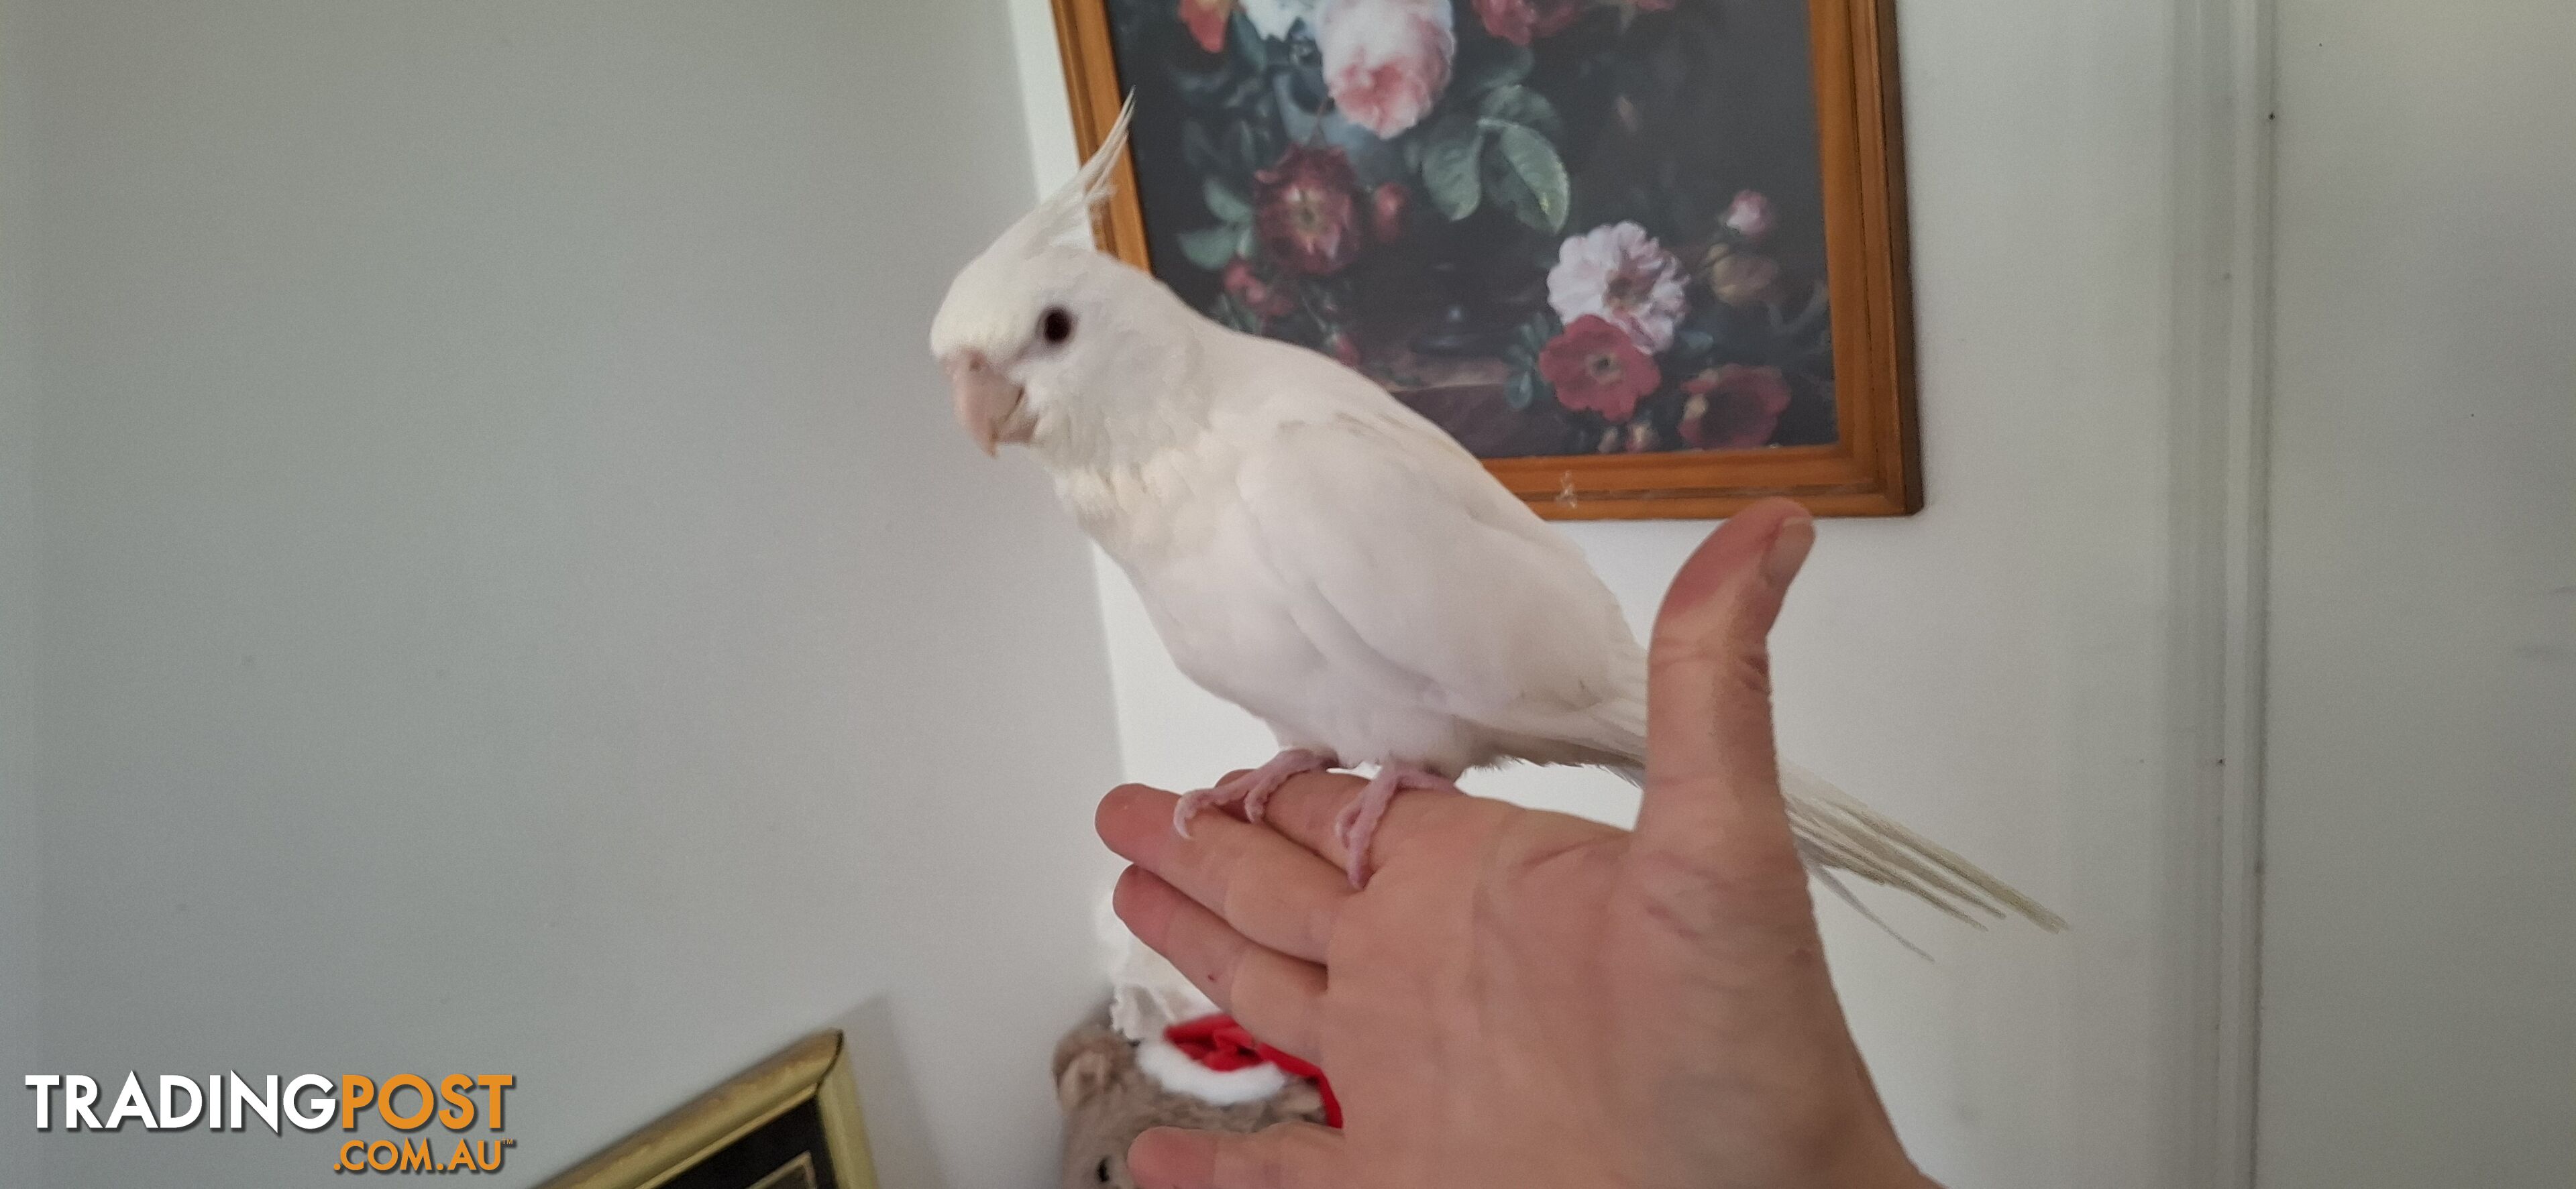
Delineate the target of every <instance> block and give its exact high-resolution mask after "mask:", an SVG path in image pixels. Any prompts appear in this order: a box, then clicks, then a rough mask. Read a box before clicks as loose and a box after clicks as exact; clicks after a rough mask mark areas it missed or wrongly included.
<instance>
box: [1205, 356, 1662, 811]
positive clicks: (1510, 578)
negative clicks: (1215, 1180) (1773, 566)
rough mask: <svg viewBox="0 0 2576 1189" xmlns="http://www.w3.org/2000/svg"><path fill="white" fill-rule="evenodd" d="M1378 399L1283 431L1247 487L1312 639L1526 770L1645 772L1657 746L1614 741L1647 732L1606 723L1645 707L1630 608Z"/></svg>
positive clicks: (1578, 558) (1352, 670)
mask: <svg viewBox="0 0 2576 1189" xmlns="http://www.w3.org/2000/svg"><path fill="white" fill-rule="evenodd" d="M1346 378H1347V379H1348V380H1349V381H1350V382H1353V383H1359V382H1362V381H1360V380H1359V378H1358V377H1356V376H1347V377H1346ZM1369 396H1370V397H1372V398H1373V400H1372V401H1370V402H1360V401H1354V402H1348V403H1347V404H1344V405H1343V407H1338V408H1334V409H1332V410H1330V411H1329V412H1326V413H1323V414H1321V415H1317V416H1313V417H1310V418H1305V419H1300V420H1292V421H1288V422H1286V423H1283V424H1279V425H1277V426H1275V427H1274V428H1272V429H1271V430H1270V431H1269V432H1270V433H1271V435H1273V436H1272V439H1271V441H1270V442H1269V443H1268V448H1266V449H1261V450H1256V451H1253V452H1251V453H1250V454H1249V455H1248V456H1247V458H1246V460H1245V464H1244V466H1243V469H1242V471H1241V472H1240V475H1239V483H1240V485H1241V494H1242V497H1243V506H1244V509H1245V514H1246V519H1247V520H1248V522H1249V524H1250V526H1251V528H1252V530H1253V532H1254V534H1255V535H1256V537H1257V538H1258V541H1257V548H1258V551H1259V555H1260V556H1261V558H1262V559H1263V561H1264V563H1265V564H1266V565H1267V566H1268V568H1269V569H1270V571H1271V572H1272V574H1273V576H1274V577H1275V579H1276V580H1277V582H1278V583H1279V584H1280V586H1281V587H1282V588H1283V590H1284V592H1285V597H1286V598H1287V599H1288V601H1289V606H1290V607H1291V614H1292V615H1293V616H1294V618H1295V619H1296V621H1297V625H1298V627H1299V629H1300V630H1301V631H1302V632H1304V633H1305V634H1306V636H1307V637H1308V639H1309V640H1310V641H1311V642H1312V643H1313V644H1314V645H1315V646H1316V647H1317V648H1318V650H1320V651H1321V652H1323V653H1324V655H1325V657H1326V658H1327V660H1328V662H1329V663H1330V664H1331V665H1332V666H1333V667H1334V669H1335V671H1336V672H1337V673H1347V674H1350V675H1353V677H1354V678H1356V679H1357V680H1360V681H1364V682H1366V683H1367V684H1368V686H1369V688H1370V690H1371V692H1372V693H1373V694H1375V695H1376V696H1378V697H1380V698H1388V699H1400V700H1403V701H1404V702H1407V703H1409V704H1412V705H1417V706H1421V707H1423V708H1425V709H1432V710H1437V711H1439V712H1442V713H1446V714H1449V715H1453V716H1455V717H1457V718H1458V719H1460V720H1463V721H1464V722H1465V723H1467V724H1471V725H1472V726H1473V727H1474V728H1480V729H1481V731H1482V732H1485V733H1487V734H1488V735H1489V736H1490V738H1489V739H1488V740H1487V743H1488V744H1489V745H1490V746H1492V747H1495V748H1498V749H1499V750H1501V751H1503V752H1505V753H1508V754H1510V755H1512V756H1514V757H1516V758H1521V759H1529V760H1537V761H1541V762H1549V763H1577V764H1587V763H1588V764H1620V763H1626V762H1630V760H1631V758H1632V757H1633V756H1634V755H1635V754H1637V752H1636V748H1637V747H1638V746H1640V745H1642V742H1643V740H1642V739H1627V738H1616V737H1609V736H1605V735H1604V734H1603V729H1602V728H1603V724H1604V723H1606V722H1613V721H1619V720H1622V719H1625V718H1629V717H1633V712H1631V713H1609V714H1605V713H1604V710H1605V708H1610V707H1620V708H1622V709H1625V708H1628V707H1633V708H1634V711H1642V708H1643V705H1644V696H1645V691H1644V689H1643V686H1642V682H1643V678H1644V673H1645V659H1644V656H1643V654H1642V653H1641V652H1640V650H1639V649H1638V647H1637V643H1636V638H1635V636H1634V635H1633V634H1632V633H1631V632H1630V630H1629V628H1628V624H1627V621H1626V620H1625V619H1624V618H1623V617H1622V616H1621V613H1620V610H1619V605H1618V602H1617V600H1616V599H1615V598H1613V597H1612V595H1611V594H1610V591H1609V589H1608V588H1607V587H1605V586H1603V585H1602V584H1601V581H1600V579H1598V578H1597V577H1595V576H1594V575H1593V573H1592V569H1591V567H1590V565H1589V564H1588V563H1587V562H1586V561H1585V559H1584V557H1583V555H1582V554H1581V553H1580V552H1579V551H1578V550H1576V549H1575V547H1574V545H1573V544H1572V543H1571V542H1569V541H1567V540H1566V539H1565V538H1564V537H1563V536H1561V535H1559V534H1557V533H1556V532H1554V531H1553V530H1551V529H1549V528H1548V527H1547V526H1546V525H1545V524H1544V523H1542V522H1541V521H1540V520H1539V519H1538V518H1537V517H1536V516H1535V515H1533V514H1532V513H1531V512H1530V511H1529V510H1528V508H1526V507H1525V506H1523V505H1522V504H1521V503H1520V502H1519V501H1518V500H1517V499H1515V498H1514V497H1513V496H1512V495H1511V494H1510V493H1509V492H1507V491H1505V490H1504V489H1503V488H1502V487H1501V485H1499V484H1497V483H1495V482H1494V480H1493V479H1492V477H1491V476H1489V475H1487V474H1486V473H1485V470H1484V468H1483V466H1482V464H1480V463H1478V462H1477V461H1476V459H1475V458H1474V456H1472V455H1470V454H1468V453H1467V452H1466V451H1465V450H1464V449H1462V448H1460V447H1459V446H1458V445H1457V443H1456V442H1454V441H1453V440H1451V439H1450V438H1449V437H1448V435H1446V434H1444V433H1442V432H1441V431H1440V430H1439V429H1438V428H1437V427H1436V426H1433V425H1431V424H1430V423H1429V422H1427V421H1423V420H1421V419H1420V418H1419V417H1418V416H1416V415H1415V414H1413V413H1412V412H1411V411H1410V410H1407V409H1404V408H1403V407H1402V406H1400V405H1396V404H1395V403H1394V402H1393V401H1392V400H1391V399H1389V398H1387V397H1386V396H1385V395H1384V394H1382V393H1376V392H1372V393H1370V394H1369ZM1337 403H1339V402H1337ZM1371 403H1374V404H1376V405H1378V406H1380V407H1378V408H1371V407H1369V405H1370V404H1371ZM1347 758H1357V757H1347ZM1419 758H1424V759H1428V758H1429V757H1419ZM1492 758H1493V756H1491V755H1483V756H1476V757H1473V758H1472V760H1471V762H1475V763H1482V762H1487V761H1488V760H1490V759H1492Z"/></svg>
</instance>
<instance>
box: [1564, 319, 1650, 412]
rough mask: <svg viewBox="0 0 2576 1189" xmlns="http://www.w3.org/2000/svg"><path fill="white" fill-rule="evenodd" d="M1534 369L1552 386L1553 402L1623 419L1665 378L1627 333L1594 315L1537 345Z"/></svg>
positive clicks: (1635, 409) (1575, 321) (1576, 321)
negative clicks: (1554, 391)
mask: <svg viewBox="0 0 2576 1189" xmlns="http://www.w3.org/2000/svg"><path fill="white" fill-rule="evenodd" d="M1538 371H1539V374H1540V375H1542V376H1545V377H1547V382H1548V383H1550V384H1553V385H1555V386H1556V403H1558V404H1561V405H1564V406H1565V407H1566V408H1569V409H1578V410H1588V411H1591V412H1595V413H1599V414H1601V415H1602V416H1604V417H1607V418H1609V419H1610V420H1612V421H1625V420H1627V419H1628V418H1629V417H1631V416H1633V415H1634V414H1635V413H1636V411H1637V402H1638V401H1640V400H1643V399H1645V396H1646V394H1647V393H1649V392H1653V391H1654V390H1655V386H1656V385H1658V384H1661V383H1663V382H1664V377H1663V373H1661V372H1658V371H1656V370H1655V361H1654V360H1652V359H1650V358H1647V356H1646V353H1645V352H1643V351H1640V350H1638V349H1637V344H1636V343H1635V342H1634V341H1632V340H1631V339H1629V337H1628V332H1627V331H1624V330H1621V329H1619V328H1618V327H1617V326H1615V325H1612V324H1611V322H1610V320H1609V319H1607V318H1603V317H1601V316H1600V315H1598V314H1586V315H1584V316H1583V317H1580V318H1577V319H1575V320H1574V322H1573V324H1571V325H1569V326H1567V327H1566V328H1565V333H1563V334H1560V335H1558V336H1556V338H1555V339H1554V340H1552V341H1550V342H1549V343H1548V345H1547V346H1545V347H1542V348H1540V349H1539V353H1538Z"/></svg>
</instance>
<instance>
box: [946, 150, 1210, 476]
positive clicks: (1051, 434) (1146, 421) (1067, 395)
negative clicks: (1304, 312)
mask: <svg viewBox="0 0 2576 1189" xmlns="http://www.w3.org/2000/svg"><path fill="white" fill-rule="evenodd" d="M1135 111H1136V107H1135V103H1134V101H1133V100H1130V101H1129V102H1128V105H1127V106H1126V108H1125V109H1123V110H1121V111H1120V112H1119V113H1118V122H1117V123H1116V124H1114V125H1111V127H1110V129H1109V135H1108V136H1107V137H1106V138H1105V139H1103V140H1102V141H1101V143H1100V148H1099V149H1098V150H1096V151H1095V152H1093V153H1092V155H1091V159H1090V160H1088V161H1085V162H1083V164H1082V169H1081V170H1080V171H1079V172H1077V173H1075V174H1074V176H1073V179H1072V180H1071V181H1068V182H1066V183H1065V184H1064V185H1063V186H1062V187H1061V188H1059V189H1057V190H1056V192H1055V193H1053V194H1050V195H1048V196H1047V198H1046V200H1045V201H1043V202H1040V203H1039V204H1038V205H1037V206H1036V208H1035V209H1033V210H1031V211H1029V213H1027V214H1025V215H1022V216H1021V217H1020V218H1019V220H1018V221H1017V222H1015V223H1013V224H1011V225H1010V227H1008V228H1006V229H1005V230H1004V231H1003V232H1002V234H1001V236H1000V237H999V238H997V239H995V240H994V241H993V244H992V246H991V247H988V248H986V249H984V252H983V254H982V255H979V256H977V257H976V258H975V259H974V260H972V261H970V262H968V263H967V265H966V267H965V268H963V269H960V270H959V271H958V273H957V279H956V280H954V281H952V282H950V283H949V286H948V299H947V300H946V301H945V302H943V303H942V304H941V305H940V307H939V315H938V317H936V318H934V319H933V320H932V321H931V324H930V351H931V354H933V355H935V356H937V357H938V358H939V362H940V366H941V367H942V368H943V369H945V370H946V371H947V373H948V382H949V386H950V389H951V395H952V396H953V397H954V399H955V403H956V410H957V420H958V423H959V424H960V425H962V426H964V427H965V429H966V432H967V434H968V435H969V436H970V437H972V438H973V439H974V441H975V444H976V445H977V446H979V447H981V448H982V449H983V451H984V452H985V453H986V454H991V453H993V452H994V451H995V450H996V449H997V448H998V447H999V446H1001V445H1002V444H1004V443H1019V444H1024V445H1028V446H1030V447H1032V448H1033V449H1035V450H1037V451H1038V452H1039V453H1040V455H1041V456H1042V457H1045V458H1047V459H1049V460H1050V461H1051V462H1060V463H1065V464H1074V463H1113V462H1116V461H1120V460H1123V459H1131V458H1134V457H1137V456H1138V450H1139V449H1143V448H1149V447H1151V446H1154V445H1158V444H1162V442H1163V441H1164V439H1166V438H1167V437H1168V435H1165V434H1158V433H1156V432H1154V431H1155V429H1156V427H1157V425H1158V424H1160V423H1162V422H1165V421H1168V420H1170V419H1171V415H1172V414H1174V413H1175V412H1176V410H1175V409H1174V408H1173V407H1172V404H1171V402H1170V401H1169V400H1167V399H1164V398H1165V397H1168V396H1169V395H1170V394H1173V393H1186V392H1187V391H1189V387H1190V386H1189V385H1188V384H1187V383H1186V376H1185V375H1184V373H1185V372H1186V371H1187V369H1188V368H1189V367H1190V365H1191V364H1192V363H1193V362H1194V361H1195V360H1194V354H1193V352H1192V350H1191V348H1192V345H1193V336H1192V334H1191V327H1190V325H1189V322H1190V319H1191V318H1192V317H1194V316H1195V315H1193V314H1192V313H1191V311H1190V310H1189V309H1188V307H1186V306H1184V305H1183V304H1182V303H1181V301H1180V299H1179V298H1177V297H1175V296H1173V295H1172V292H1171V291H1170V290H1169V289H1166V288H1164V286H1163V284H1162V283H1161V282H1159V281H1157V280H1155V279H1154V278H1153V277H1151V276H1149V275H1147V274H1146V273H1144V272H1141V271H1139V270H1137V269H1134V268H1130V267H1128V266H1127V265H1126V264H1124V263H1121V262H1120V261H1118V260H1117V259H1115V258H1113V257H1110V256H1107V255H1104V254H1102V253H1101V252H1099V251H1097V250H1095V249H1094V248H1093V247H1092V242H1091V217H1092V212H1093V210H1094V209H1095V208H1097V207H1098V206H1099V204H1100V203H1102V202H1104V201H1106V200H1107V199H1108V197H1109V195H1110V194H1111V193H1112V191H1113V187H1114V177H1115V172H1114V171H1115V168H1116V166H1117V164H1118V158H1119V155H1120V153H1121V152H1122V151H1123V150H1124V149H1125V148H1126V145H1127V125H1128V122H1129V120H1130V119H1132V118H1133V117H1134V115H1135ZM1183 403H1184V404H1186V403H1188V402H1186V401H1184V402H1183Z"/></svg>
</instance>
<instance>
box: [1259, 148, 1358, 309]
mask: <svg viewBox="0 0 2576 1189" xmlns="http://www.w3.org/2000/svg"><path fill="white" fill-rule="evenodd" d="M1252 178H1253V181H1254V182H1255V183H1256V184H1255V186H1254V188H1253V201H1254V203H1255V205H1256V207H1257V210H1256V212H1255V214H1254V224H1255V226H1256V227H1258V228H1259V230H1260V232H1261V242H1262V243H1263V244H1264V245H1266V246H1267V247H1268V248H1269V249H1270V253H1271V255H1273V256H1275V257H1277V258H1278V260H1279V263H1280V264H1281V265H1283V266H1285V267H1286V268H1287V269H1288V270H1289V271H1291V272H1300V273H1304V274H1306V275H1308V276H1316V277H1320V276H1325V275H1327V274H1330V273H1337V272H1340V271H1342V269H1343V268H1344V267H1346V266H1348V265H1349V264H1350V262H1351V261H1352V260H1355V259H1357V258H1358V257H1359V254H1360V234H1361V232H1360V228H1359V225H1358V215H1359V178H1358V176H1357V175H1355V174H1353V173H1352V172H1351V159H1350V158H1348V157H1345V156H1343V155H1342V151H1341V150H1340V149H1335V148H1316V147H1310V146H1307V145H1294V146H1291V147H1290V148H1289V150H1288V151H1287V152H1286V153H1285V154H1283V155H1281V157H1280V158H1279V161H1278V163H1277V164H1275V165H1272V166H1271V167H1270V168H1268V169H1265V170H1262V171H1261V172H1259V173H1256V174H1254V175H1252Z"/></svg>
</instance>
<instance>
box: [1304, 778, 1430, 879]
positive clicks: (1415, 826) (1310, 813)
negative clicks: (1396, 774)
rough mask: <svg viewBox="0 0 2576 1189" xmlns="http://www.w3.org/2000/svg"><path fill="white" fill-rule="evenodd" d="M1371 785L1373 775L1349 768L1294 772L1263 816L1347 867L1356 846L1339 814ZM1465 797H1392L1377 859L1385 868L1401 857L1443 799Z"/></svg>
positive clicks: (1377, 842)
mask: <svg viewBox="0 0 2576 1189" xmlns="http://www.w3.org/2000/svg"><path fill="white" fill-rule="evenodd" d="M1367 787H1368V781H1366V780H1364V779H1361V778H1360V777H1357V776H1353V775H1351V774H1349V773H1347V772H1310V773H1307V774H1305V775H1303V776H1298V777H1294V778H1291V779H1290V780H1289V781H1288V783H1286V784H1283V785H1281V786H1279V791H1278V792H1275V793H1272V794H1271V795H1270V805H1269V807H1268V809H1267V810H1266V811H1265V812H1264V813H1263V815H1262V821H1263V822H1264V823H1265V824H1267V825H1268V826H1269V827H1270V828H1271V829H1274V830H1277V831H1278V832H1279V833H1280V834H1282V835H1284V836H1286V837H1287V838H1288V840H1289V841H1291V842H1294V843H1296V844H1297V845H1299V846H1302V847H1305V848H1306V849H1307V850H1310V851H1313V852H1315V855H1316V856H1317V857H1318V858H1321V859H1323V860H1324V861H1325V862H1327V863H1330V864H1332V865H1333V870H1335V871H1343V870H1347V869H1348V868H1349V866H1350V849H1349V848H1348V847H1345V846H1343V845H1342V839H1341V831H1339V830H1336V829H1334V828H1333V820H1334V819H1335V818H1337V817H1339V816H1341V812H1342V809H1343V807H1344V806H1347V805H1349V804H1350V803H1351V802H1353V801H1355V800H1358V799H1359V795H1360V790H1361V789H1364V788H1367ZM1459 800H1461V799H1460V798H1457V797H1427V796H1421V795H1412V796H1406V795H1398V796H1397V797H1396V798H1395V800H1393V801H1390V802H1388V803H1387V807H1386V816H1385V817H1384V818H1382V819H1380V820H1379V822H1378V826H1377V836H1376V840H1375V841H1374V842H1373V843H1372V844H1371V847H1370V849H1371V850H1372V851H1373V852H1374V855H1373V858H1374V859H1375V865H1376V866H1377V867H1379V868H1384V867H1385V866H1387V865H1388V864H1389V863H1391V862H1394V861H1396V860H1397V859H1398V858H1400V857H1401V856H1402V855H1403V854H1404V852H1405V850H1406V849H1407V848H1408V847H1410V846H1411V845H1412V844H1413V843H1414V841H1415V840H1417V839H1418V838H1419V837H1420V835H1421V831H1422V826H1423V823H1424V822H1425V821H1426V820H1428V819H1429V818H1431V817H1432V816H1435V815H1436V814H1438V813H1439V812H1440V806H1441V805H1443V804H1444V803H1445V804H1454V803H1456V802H1458V801H1459Z"/></svg>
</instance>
